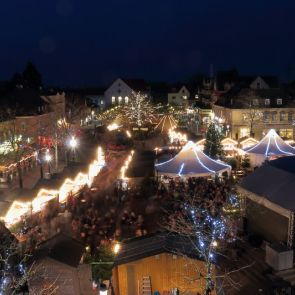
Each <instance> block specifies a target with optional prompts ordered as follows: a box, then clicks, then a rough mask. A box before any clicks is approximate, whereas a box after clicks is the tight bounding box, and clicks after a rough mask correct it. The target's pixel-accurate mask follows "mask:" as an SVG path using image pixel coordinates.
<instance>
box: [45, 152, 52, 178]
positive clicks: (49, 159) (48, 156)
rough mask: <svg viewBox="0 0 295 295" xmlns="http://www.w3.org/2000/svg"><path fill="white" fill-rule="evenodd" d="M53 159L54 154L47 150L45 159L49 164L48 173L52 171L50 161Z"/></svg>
mask: <svg viewBox="0 0 295 295" xmlns="http://www.w3.org/2000/svg"><path fill="white" fill-rule="evenodd" d="M51 160H52V156H51V155H50V154H49V152H48V151H47V152H46V155H45V161H46V162H47V166H48V173H49V174H50V173H51V171H50V162H51Z"/></svg>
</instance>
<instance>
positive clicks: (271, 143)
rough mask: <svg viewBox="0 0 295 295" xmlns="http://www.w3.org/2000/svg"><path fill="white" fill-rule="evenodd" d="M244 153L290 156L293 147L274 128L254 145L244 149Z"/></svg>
mask: <svg viewBox="0 0 295 295" xmlns="http://www.w3.org/2000/svg"><path fill="white" fill-rule="evenodd" d="M244 151H245V152H246V153H251V154H258V155H264V156H266V157H268V156H292V155H295V149H294V148H293V147H291V146H290V145H289V144H287V143H286V142H285V141H284V140H283V139H282V138H281V137H280V136H279V135H278V134H277V133H276V131H275V130H274V129H271V130H269V131H268V133H267V134H266V135H265V136H264V137H263V138H262V139H261V140H260V142H258V143H257V144H256V145H254V146H253V147H250V148H246V149H244Z"/></svg>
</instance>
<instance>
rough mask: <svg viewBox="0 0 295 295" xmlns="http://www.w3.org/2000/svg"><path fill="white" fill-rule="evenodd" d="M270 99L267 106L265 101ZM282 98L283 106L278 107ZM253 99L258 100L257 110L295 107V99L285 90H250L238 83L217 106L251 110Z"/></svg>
mask: <svg viewBox="0 0 295 295" xmlns="http://www.w3.org/2000/svg"><path fill="white" fill-rule="evenodd" d="M266 98H268V99H270V104H269V105H268V106H267V105H265V99H266ZM277 98H282V99H283V101H282V104H281V105H278V104H277V101H276V99H277ZM253 99H257V100H258V101H257V102H258V105H257V108H259V107H263V108H274V107H275V108H284V107H286V106H291V107H292V106H293V107H294V106H295V103H294V101H293V99H292V98H291V97H290V96H289V95H288V94H287V92H286V91H285V90H283V89H250V88H246V87H245V85H244V84H241V83H238V84H236V85H235V86H233V87H232V88H231V89H230V90H229V91H227V92H226V93H225V94H224V95H223V96H222V97H221V98H220V99H219V100H218V101H217V102H216V103H215V104H216V105H219V106H224V107H228V108H233V109H235V108H236V109H243V108H249V105H250V103H251V104H252V103H253Z"/></svg>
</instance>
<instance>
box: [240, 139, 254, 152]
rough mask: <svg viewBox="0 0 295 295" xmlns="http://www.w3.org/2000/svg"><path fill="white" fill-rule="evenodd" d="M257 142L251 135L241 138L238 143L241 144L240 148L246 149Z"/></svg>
mask: <svg viewBox="0 0 295 295" xmlns="http://www.w3.org/2000/svg"><path fill="white" fill-rule="evenodd" d="M257 143H258V140H256V139H255V138H253V137H248V138H246V139H244V140H242V141H241V142H240V145H241V147H242V149H247V148H249V147H251V146H254V145H256V144H257Z"/></svg>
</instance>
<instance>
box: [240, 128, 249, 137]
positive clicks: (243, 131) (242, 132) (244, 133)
mask: <svg viewBox="0 0 295 295" xmlns="http://www.w3.org/2000/svg"><path fill="white" fill-rule="evenodd" d="M249 134H250V130H249V128H240V137H246V136H249Z"/></svg>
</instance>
